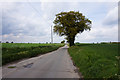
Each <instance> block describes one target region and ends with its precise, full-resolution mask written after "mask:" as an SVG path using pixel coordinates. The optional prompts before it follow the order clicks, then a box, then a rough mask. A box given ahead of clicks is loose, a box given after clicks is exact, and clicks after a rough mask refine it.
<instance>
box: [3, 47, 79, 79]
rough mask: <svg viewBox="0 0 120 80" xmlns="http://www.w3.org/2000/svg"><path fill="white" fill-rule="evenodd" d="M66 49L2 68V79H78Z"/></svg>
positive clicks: (62, 48)
mask: <svg viewBox="0 0 120 80" xmlns="http://www.w3.org/2000/svg"><path fill="white" fill-rule="evenodd" d="M67 48H68V46H67V45H65V46H64V47H61V48H59V49H58V50H56V51H53V52H50V53H48V54H44V55H42V56H38V57H34V58H30V59H27V60H23V61H21V62H18V63H14V64H12V65H7V66H4V67H3V69H2V71H3V78H79V75H78V73H76V72H75V69H76V67H75V66H73V63H72V60H71V59H70V56H69V54H68V51H67ZM10 66H15V68H8V67H10Z"/></svg>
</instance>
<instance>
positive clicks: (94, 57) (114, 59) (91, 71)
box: [68, 44, 120, 79]
mask: <svg viewBox="0 0 120 80" xmlns="http://www.w3.org/2000/svg"><path fill="white" fill-rule="evenodd" d="M68 51H69V54H70V56H71V57H72V59H73V62H74V63H75V65H76V66H77V67H78V68H79V71H80V72H81V73H82V75H83V76H84V78H104V79H106V78H115V79H116V78H118V61H119V60H120V59H118V44H77V45H76V46H72V47H70V48H69V49H68Z"/></svg>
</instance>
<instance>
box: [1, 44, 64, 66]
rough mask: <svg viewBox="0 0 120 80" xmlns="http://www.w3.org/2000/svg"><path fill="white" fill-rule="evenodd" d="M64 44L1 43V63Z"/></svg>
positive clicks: (50, 49)
mask: <svg viewBox="0 0 120 80" xmlns="http://www.w3.org/2000/svg"><path fill="white" fill-rule="evenodd" d="M63 45H64V44H37V43H29V44H28V43H2V65H5V64H7V63H10V62H13V61H16V60H20V59H23V58H30V57H34V56H37V55H40V54H45V53H47V52H50V51H53V50H56V49H58V48H59V47H61V46H63Z"/></svg>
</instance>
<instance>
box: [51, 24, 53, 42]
mask: <svg viewBox="0 0 120 80" xmlns="http://www.w3.org/2000/svg"><path fill="white" fill-rule="evenodd" d="M51 43H53V33H52V26H51Z"/></svg>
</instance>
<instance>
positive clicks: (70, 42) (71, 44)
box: [69, 36, 75, 46]
mask: <svg viewBox="0 0 120 80" xmlns="http://www.w3.org/2000/svg"><path fill="white" fill-rule="evenodd" d="M74 41H75V36H74V37H72V38H70V39H69V44H70V46H73V45H75V44H74Z"/></svg>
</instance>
